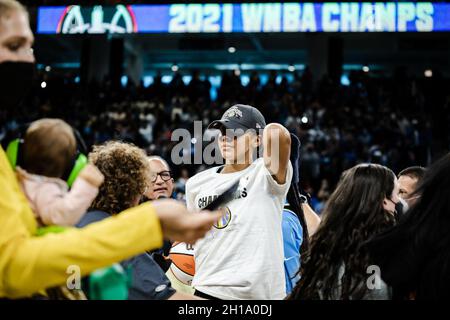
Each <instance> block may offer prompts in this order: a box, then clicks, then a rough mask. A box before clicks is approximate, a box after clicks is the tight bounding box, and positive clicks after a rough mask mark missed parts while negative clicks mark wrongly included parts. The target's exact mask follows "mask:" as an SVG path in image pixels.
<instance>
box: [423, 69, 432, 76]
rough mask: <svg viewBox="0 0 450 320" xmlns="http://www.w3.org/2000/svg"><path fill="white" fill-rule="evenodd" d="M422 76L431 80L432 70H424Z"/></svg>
mask: <svg viewBox="0 0 450 320" xmlns="http://www.w3.org/2000/svg"><path fill="white" fill-rule="evenodd" d="M423 74H424V75H425V77H426V78H431V77H432V76H433V70H431V69H426V70H425V72H424V73H423Z"/></svg>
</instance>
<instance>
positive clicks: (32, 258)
mask: <svg viewBox="0 0 450 320" xmlns="http://www.w3.org/2000/svg"><path fill="white" fill-rule="evenodd" d="M33 41H34V39H33V34H32V32H31V30H30V27H29V21H28V13H27V11H26V9H25V8H24V7H23V6H22V5H21V4H20V3H18V2H17V1H15V0H0V108H8V107H14V104H15V103H17V102H18V101H17V100H18V99H17V98H18V97H21V96H23V95H24V92H25V91H26V90H24V86H26V82H27V80H31V79H32V70H33V64H34V55H33V52H32V44H33ZM219 217H220V214H218V213H215V214H211V215H203V214H201V215H197V214H194V215H191V214H188V212H187V210H186V208H185V207H184V206H183V205H182V204H180V203H178V202H177V201H174V200H158V201H154V202H152V203H146V204H143V205H141V206H138V207H135V208H132V209H129V210H127V211H125V212H123V213H122V214H120V215H117V216H115V217H112V218H108V219H106V220H104V221H101V222H99V223H95V224H92V225H90V226H88V227H86V228H83V229H73V230H67V231H65V232H63V233H59V234H48V235H46V236H42V237H36V236H35V234H36V228H37V224H36V220H35V218H34V216H33V213H32V211H31V209H30V207H29V205H28V202H27V200H26V198H25V196H24V195H23V194H22V192H21V190H20V188H19V185H18V183H17V181H16V178H15V174H14V171H13V170H12V169H11V166H10V165H9V162H8V160H7V158H6V155H5V152H4V150H3V149H2V148H1V147H0V298H4V297H7V298H21V297H28V296H30V295H32V294H34V293H37V292H40V291H42V290H44V289H46V288H49V287H53V286H56V285H61V284H64V283H66V280H67V278H68V277H69V274H68V273H67V272H68V270H70V268H72V266H78V268H79V270H80V272H81V274H80V275H81V276H84V275H87V274H89V273H91V272H92V271H93V270H95V269H98V268H101V267H105V266H108V265H111V264H112V263H114V262H117V261H120V260H124V259H126V258H129V257H131V256H134V255H136V254H139V253H142V252H144V251H147V250H150V249H154V248H158V247H160V246H161V245H162V239H163V234H164V236H165V237H166V238H171V239H174V240H179V241H185V242H191V243H192V242H195V241H196V240H197V239H198V238H200V237H203V235H204V234H205V233H206V232H207V231H208V230H209V229H210V228H211V226H212V224H213V223H214V222H215V221H216V220H217V219H218V218H219Z"/></svg>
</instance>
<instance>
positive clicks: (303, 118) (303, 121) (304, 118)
mask: <svg viewBox="0 0 450 320" xmlns="http://www.w3.org/2000/svg"><path fill="white" fill-rule="evenodd" d="M301 121H302V123H303V124H307V123H308V117H307V116H303V117H302V120H301Z"/></svg>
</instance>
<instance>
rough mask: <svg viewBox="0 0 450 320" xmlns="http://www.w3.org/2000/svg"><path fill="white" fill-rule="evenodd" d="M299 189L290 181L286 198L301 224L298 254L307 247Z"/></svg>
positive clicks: (307, 236) (304, 220)
mask: <svg viewBox="0 0 450 320" xmlns="http://www.w3.org/2000/svg"><path fill="white" fill-rule="evenodd" d="M300 195H301V191H300V188H299V185H298V184H297V183H295V182H292V183H291V186H290V187H289V191H288V194H287V196H286V199H287V201H288V203H289V206H290V209H291V210H292V211H293V212H294V213H295V214H296V215H297V217H298V220H299V221H300V225H301V226H302V231H303V235H302V245H301V247H300V255H301V256H302V255H304V254H305V253H306V251H307V250H308V247H309V231H308V225H307V224H306V219H305V213H304V211H303V208H302V201H301V200H300Z"/></svg>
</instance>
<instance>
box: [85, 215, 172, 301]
mask: <svg viewBox="0 0 450 320" xmlns="http://www.w3.org/2000/svg"><path fill="white" fill-rule="evenodd" d="M108 217H110V215H109V214H108V213H106V212H103V211H90V212H88V213H87V214H85V215H84V216H83V218H81V220H80V222H78V224H77V227H79V228H82V227H84V226H87V225H88V224H91V223H94V222H97V221H100V220H103V219H105V218H108ZM120 264H121V265H122V266H123V267H124V269H127V268H128V267H131V268H132V270H131V271H132V277H133V278H132V285H131V287H130V288H129V290H128V300H167V299H169V298H170V297H171V296H172V295H173V294H174V293H175V292H176V291H175V289H173V288H172V287H171V284H170V280H169V279H168V278H167V276H166V275H165V273H164V271H163V270H162V269H161V268H160V266H159V265H158V264H157V263H156V262H155V260H153V258H152V256H151V255H150V254H148V253H143V254H140V255H137V256H134V257H132V258H130V259H128V260H125V261H122V262H121V263H120Z"/></svg>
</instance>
